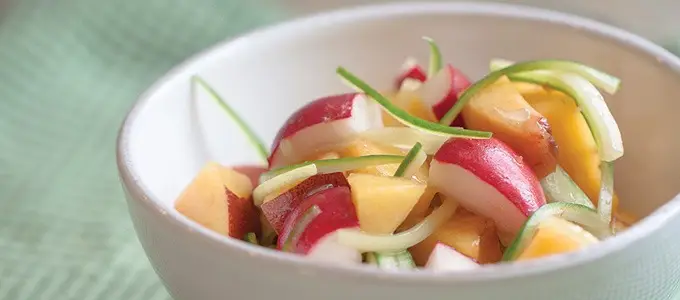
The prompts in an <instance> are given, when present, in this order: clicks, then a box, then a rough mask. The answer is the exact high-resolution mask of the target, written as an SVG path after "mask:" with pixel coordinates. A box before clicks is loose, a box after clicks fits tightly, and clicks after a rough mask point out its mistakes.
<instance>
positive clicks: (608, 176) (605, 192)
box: [597, 161, 614, 224]
mask: <svg viewBox="0 0 680 300" xmlns="http://www.w3.org/2000/svg"><path fill="white" fill-rule="evenodd" d="M600 171H601V173H602V180H601V184H600V197H599V200H598V201H597V213H598V214H599V215H600V217H602V219H603V220H604V221H605V222H607V224H610V223H611V222H612V202H613V198H614V163H611V162H604V161H603V162H601V163H600Z"/></svg>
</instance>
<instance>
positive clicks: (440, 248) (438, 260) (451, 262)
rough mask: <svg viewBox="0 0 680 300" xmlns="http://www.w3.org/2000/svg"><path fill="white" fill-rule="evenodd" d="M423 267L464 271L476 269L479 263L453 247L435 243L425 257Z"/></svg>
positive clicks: (434, 269)
mask: <svg viewBox="0 0 680 300" xmlns="http://www.w3.org/2000/svg"><path fill="white" fill-rule="evenodd" d="M425 268H426V269H429V270H432V271H435V272H441V271H465V270H474V269H477V268H479V264H477V263H476V262H474V261H473V260H472V259H470V258H469V257H467V256H465V255H463V254H461V253H460V252H458V251H456V250H455V249H453V248H451V247H449V246H447V245H445V244H442V243H437V245H436V246H434V249H433V250H432V253H431V254H430V258H428V259H427V264H426V265H425Z"/></svg>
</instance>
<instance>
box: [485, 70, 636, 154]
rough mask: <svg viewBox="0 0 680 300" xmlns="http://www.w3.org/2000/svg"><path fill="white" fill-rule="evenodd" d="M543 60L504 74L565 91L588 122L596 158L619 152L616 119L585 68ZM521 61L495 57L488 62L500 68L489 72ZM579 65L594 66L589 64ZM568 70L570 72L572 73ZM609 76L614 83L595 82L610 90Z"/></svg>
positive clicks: (614, 86) (621, 144)
mask: <svg viewBox="0 0 680 300" xmlns="http://www.w3.org/2000/svg"><path fill="white" fill-rule="evenodd" d="M547 63H548V64H547V65H545V67H544V70H542V71H535V70H534V71H532V72H519V73H508V78H509V79H510V80H514V81H525V82H530V83H536V84H541V85H547V86H550V87H551V88H554V89H556V90H559V91H561V92H564V93H565V94H567V95H569V96H570V97H571V98H573V99H574V101H576V104H577V105H578V106H579V108H580V109H581V113H582V114H583V117H584V118H585V120H586V122H587V123H588V127H590V131H591V132H592V133H593V137H594V138H595V142H597V145H598V150H599V154H600V159H602V160H603V161H607V162H611V161H614V160H616V159H618V158H619V157H621V156H623V140H622V139H621V132H620V131H619V126H618V125H617V124H616V120H615V119H614V117H613V116H612V114H611V112H610V111H609V108H608V107H607V103H606V102H605V101H604V98H603V97H602V94H600V92H599V91H598V90H597V88H595V86H594V85H593V83H591V82H589V81H588V80H586V79H585V78H588V77H587V76H585V75H588V74H590V73H588V72H585V71H586V70H587V69H584V70H581V71H582V72H577V70H574V69H570V68H567V67H566V66H565V65H564V64H554V63H555V61H547ZM560 63H564V62H560ZM522 64H525V63H520V64H514V65H512V62H507V61H501V60H495V61H493V62H492V67H493V68H501V67H504V68H503V69H500V70H497V71H494V72H493V73H491V74H495V73H499V72H507V70H509V69H512V68H515V67H516V66H520V67H521V66H522ZM573 64H575V63H573ZM577 65H578V64H577ZM583 67H584V68H588V69H589V70H594V69H590V68H589V67H585V66H583ZM569 72H573V74H572V73H569ZM594 72H597V73H599V75H602V76H609V75H607V74H604V73H601V72H599V71H596V70H595V71H594ZM591 75H592V74H591ZM609 78H610V80H611V81H614V82H615V83H616V84H614V82H610V83H608V84H605V83H606V82H599V85H600V86H601V87H602V88H603V89H605V90H610V91H611V93H613V92H615V91H616V88H617V87H618V79H616V78H614V77H611V76H609ZM590 80H593V82H597V81H595V79H593V78H590ZM475 85H476V84H475Z"/></svg>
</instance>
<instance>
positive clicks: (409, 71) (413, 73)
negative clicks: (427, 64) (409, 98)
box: [395, 65, 427, 90]
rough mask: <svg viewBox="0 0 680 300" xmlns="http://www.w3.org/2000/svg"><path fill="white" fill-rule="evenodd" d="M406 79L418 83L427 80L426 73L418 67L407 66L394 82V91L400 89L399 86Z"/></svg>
mask: <svg viewBox="0 0 680 300" xmlns="http://www.w3.org/2000/svg"><path fill="white" fill-rule="evenodd" d="M406 79H413V80H417V81H420V82H425V81H426V80H427V73H425V70H423V68H422V67H421V66H420V65H407V66H406V68H405V69H404V71H403V72H401V74H399V76H398V77H397V79H396V80H395V88H396V90H399V89H401V85H402V84H403V83H404V80H406Z"/></svg>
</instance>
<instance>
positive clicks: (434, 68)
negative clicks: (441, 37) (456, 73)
mask: <svg viewBox="0 0 680 300" xmlns="http://www.w3.org/2000/svg"><path fill="white" fill-rule="evenodd" d="M423 40H425V41H426V42H427V43H428V44H429V45H430V64H429V66H428V68H427V78H428V79H429V78H432V77H433V76H434V75H435V74H437V73H438V72H439V71H440V70H441V69H442V66H443V63H442V53H441V51H440V50H439V46H437V43H435V42H434V40H433V39H432V38H430V37H426V36H424V37H423Z"/></svg>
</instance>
